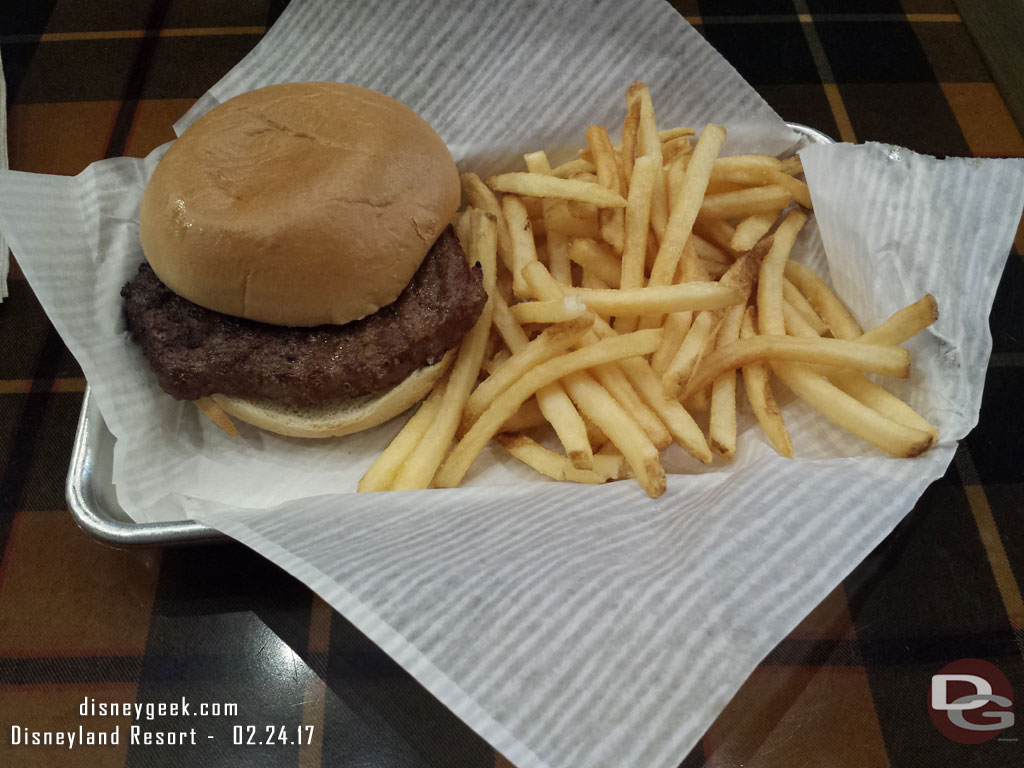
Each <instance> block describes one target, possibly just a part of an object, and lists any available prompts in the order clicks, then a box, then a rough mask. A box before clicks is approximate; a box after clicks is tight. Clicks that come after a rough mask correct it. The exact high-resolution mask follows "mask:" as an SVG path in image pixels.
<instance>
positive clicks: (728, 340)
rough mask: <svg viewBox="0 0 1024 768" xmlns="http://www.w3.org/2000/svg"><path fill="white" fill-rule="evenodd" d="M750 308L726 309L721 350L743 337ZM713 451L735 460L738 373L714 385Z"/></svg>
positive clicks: (710, 437) (723, 376) (725, 375)
mask: <svg viewBox="0 0 1024 768" xmlns="http://www.w3.org/2000/svg"><path fill="white" fill-rule="evenodd" d="M745 312H746V307H745V306H743V305H742V304H737V305H736V306H735V307H730V308H729V309H728V310H726V313H725V317H724V318H723V319H722V325H721V327H720V328H719V331H718V348H719V349H728V348H729V347H730V346H731V345H733V344H735V343H736V342H737V341H738V340H739V337H740V325H741V324H742V322H743V315H744V314H745ZM708 443H709V444H710V446H711V450H712V451H714V452H715V453H717V454H718V455H719V456H721V457H722V458H724V459H729V460H731V459H732V457H733V454H735V453H736V371H735V369H732V370H728V371H725V372H723V373H722V374H721V375H719V376H718V377H716V378H715V379H714V382H713V383H712V385H711V417H710V420H709V422H708Z"/></svg>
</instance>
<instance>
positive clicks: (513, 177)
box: [487, 172, 626, 208]
mask: <svg viewBox="0 0 1024 768" xmlns="http://www.w3.org/2000/svg"><path fill="white" fill-rule="evenodd" d="M487 186H489V187H490V188H491V189H493V190H495V191H497V192H505V193H510V194H513V195H520V196H522V197H553V198H556V199H558V200H577V201H579V202H581V203H592V204H594V205H596V206H597V207H598V208H625V207H626V199H625V198H624V197H622V195H617V194H615V193H614V192H611V191H609V190H607V189H605V188H604V187H602V186H600V185H598V184H589V183H587V182H585V181H577V180H576V179H560V178H558V177H557V176H551V175H548V174H542V173H529V172H526V173H523V172H514V173H502V174H498V175H497V176H491V177H490V178H489V179H487Z"/></svg>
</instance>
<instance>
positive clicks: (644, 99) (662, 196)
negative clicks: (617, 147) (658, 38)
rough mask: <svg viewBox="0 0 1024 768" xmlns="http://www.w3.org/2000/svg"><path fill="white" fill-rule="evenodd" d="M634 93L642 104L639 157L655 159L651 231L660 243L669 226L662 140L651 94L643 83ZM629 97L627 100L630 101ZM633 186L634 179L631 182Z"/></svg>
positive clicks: (638, 134)
mask: <svg viewBox="0 0 1024 768" xmlns="http://www.w3.org/2000/svg"><path fill="white" fill-rule="evenodd" d="M634 85H639V87H637V88H636V89H635V91H634V93H635V95H636V98H637V100H638V101H639V102H640V124H639V126H638V133H637V139H638V149H639V151H638V153H637V154H638V155H645V156H647V157H653V158H655V161H656V163H655V165H656V168H655V170H654V188H653V190H652V194H651V214H650V218H651V229H653V230H654V234H655V236H656V237H657V238H658V242H659V243H660V242H661V240H662V239H663V238H664V236H665V227H666V226H667V225H668V193H667V190H666V188H665V171H664V169H663V168H662V163H663V162H664V161H663V158H662V153H661V139H660V138H659V137H658V125H657V122H656V121H655V118H654V104H653V103H652V102H651V92H650V91H649V90H648V88H647V86H646V85H644V84H643V83H640V84H636V83H634ZM628 98H629V97H628V95H627V99H628ZM630 183H631V184H632V179H631V180H630Z"/></svg>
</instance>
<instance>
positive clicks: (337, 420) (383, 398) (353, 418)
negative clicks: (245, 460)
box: [211, 349, 455, 437]
mask: <svg viewBox="0 0 1024 768" xmlns="http://www.w3.org/2000/svg"><path fill="white" fill-rule="evenodd" d="M454 359H455V350H454V349H453V350H450V351H449V352H448V353H447V354H446V355H445V356H444V357H443V358H441V361H440V362H438V363H435V364H434V365H431V366H428V367H426V368H420V369H419V370H417V371H414V372H413V373H412V374H411V375H410V376H409V377H408V378H407V379H405V380H404V381H403V382H402V383H401V384H399V385H398V386H396V387H392V388H391V389H389V390H387V391H386V392H378V393H376V394H372V395H363V396H362V397H354V398H352V399H350V400H341V401H338V402H333V403H324V404H323V405H318V406H314V407H312V408H300V407H296V406H289V405H281V404H279V403H273V402H270V401H269V400H246V399H244V398H239V397H229V396H227V395H212V397H211V399H212V400H213V401H214V402H215V403H216V404H217V405H218V406H219V407H220V408H221V409H222V410H223V411H224V412H225V413H227V414H228V415H230V416H232V417H234V418H236V419H238V420H239V421H245V422H248V423H249V424H252V425H253V426H256V427H260V428H261V429H266V430H268V431H270V432H276V433H277V434H279V435H287V436H289V437H337V436H339V435H350V434H352V433H353V432H362V431H363V430H364V429H370V427H375V426H377V425H378V424H383V423H384V422H385V421H388V420H389V419H392V418H394V417H395V416H397V415H398V414H400V413H402V412H403V411H405V410H408V409H409V408H412V407H413V406H414V405H416V403H418V402H419V401H420V400H422V399H423V398H425V397H426V396H427V395H428V394H429V393H430V390H431V389H433V387H434V384H435V383H437V381H438V379H440V378H441V377H442V376H444V375H445V373H447V371H448V367H449V366H450V365H451V363H452V360H454Z"/></svg>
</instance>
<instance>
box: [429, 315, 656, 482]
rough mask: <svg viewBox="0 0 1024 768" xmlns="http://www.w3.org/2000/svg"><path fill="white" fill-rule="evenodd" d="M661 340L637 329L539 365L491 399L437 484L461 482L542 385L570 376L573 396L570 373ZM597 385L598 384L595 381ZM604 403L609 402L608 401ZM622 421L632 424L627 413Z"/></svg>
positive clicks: (649, 349)
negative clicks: (511, 418) (499, 431)
mask: <svg viewBox="0 0 1024 768" xmlns="http://www.w3.org/2000/svg"><path fill="white" fill-rule="evenodd" d="M660 341H661V331H660V330H653V331H637V332H636V333H631V334H626V335H623V336H617V337H615V338H611V339H605V340H602V341H598V342H597V343H596V344H591V345H588V346H586V347H583V348H582V349H577V350H576V351H574V352H569V353H567V354H564V355H561V356H559V357H556V358H553V359H551V360H548V361H546V362H544V363H541V364H540V365H538V366H536V367H535V368H533V369H532V370H531V371H529V372H528V373H526V374H525V375H524V376H523V377H522V378H520V379H519V380H518V381H516V382H515V383H514V384H512V386H510V387H509V388H508V389H506V390H505V391H504V392H502V393H501V394H500V395H498V397H496V398H495V399H494V400H493V401H492V402H491V404H490V406H489V407H488V408H487V409H486V410H485V411H484V412H483V413H482V414H481V415H480V418H479V419H477V421H476V423H475V424H473V427H472V428H471V429H470V430H469V431H468V432H467V433H466V434H465V436H464V437H463V438H462V440H460V441H459V443H458V445H456V446H455V449H454V450H453V451H452V452H451V453H450V454H449V456H448V458H447V459H446V460H445V462H444V464H443V465H442V466H441V468H440V470H439V471H438V473H437V476H436V478H435V482H436V484H437V485H438V487H442V488H453V487H455V486H456V485H458V484H459V482H461V480H462V478H463V477H464V476H465V474H466V471H467V470H468V469H469V467H470V465H471V464H472V463H473V461H474V460H475V459H476V457H477V456H479V455H480V451H482V450H483V448H484V446H485V445H486V444H487V441H488V440H490V439H491V437H493V436H494V435H495V434H496V433H497V431H498V429H499V428H500V427H501V425H502V423H503V422H504V421H505V420H506V419H508V418H509V417H510V416H512V414H514V413H515V412H516V411H517V410H518V409H519V407H520V406H521V405H522V404H523V403H524V402H525V401H526V399H527V398H528V397H530V396H531V395H533V394H534V393H535V392H536V391H537V390H538V389H540V388H541V387H543V386H545V385H547V384H552V383H554V382H555V381H558V380H559V379H567V381H566V382H565V387H566V390H567V392H568V394H569V396H570V397H573V390H572V388H570V386H569V382H568V378H569V377H570V375H571V374H573V373H575V372H578V371H583V370H585V369H587V368H591V367H593V366H595V365H600V364H602V363H609V362H613V361H615V360H621V359H623V358H626V357H634V356H636V355H645V354H649V353H650V352H653V351H654V350H655V349H656V348H657V346H658V343H659V342H660ZM595 386H597V384H596V382H595ZM602 391H603V390H602ZM606 394H607V393H606ZM573 399H575V398H573ZM608 400H610V401H611V402H612V403H615V401H614V400H613V399H612V398H611V396H610V395H608ZM603 405H607V403H604V404H603ZM615 409H618V410H619V411H621V408H619V407H618V404H617V403H615ZM610 410H614V409H610ZM588 416H590V417H591V418H594V414H592V413H589V412H588ZM616 421H618V419H616ZM622 421H624V422H629V423H631V424H633V422H632V421H631V420H630V419H629V418H628V415H627V416H626V418H624V419H622ZM595 423H597V425H598V426H599V427H601V429H602V430H604V431H605V433H606V434H608V436H609V438H611V439H612V440H613V441H614V440H615V437H614V435H613V434H611V433H610V432H609V431H608V428H607V427H606V425H605V424H603V423H601V421H598V420H596V419H595ZM634 426H635V424H634ZM636 430H637V431H638V432H639V433H640V434H641V435H643V440H644V441H646V442H647V443H648V444H649V443H650V441H649V440H647V436H646V435H644V434H643V432H642V431H641V430H640V428H639V427H636ZM616 445H618V443H616ZM620 448H621V446H620ZM651 448H652V450H653V448H654V446H653V445H652V446H651ZM623 455H624V456H626V457H627V459H628V458H629V454H627V453H626V451H625V450H623ZM655 456H657V451H655ZM630 465H631V466H633V463H632V462H630ZM633 471H634V473H637V467H636V466H633ZM641 471H643V468H641ZM637 476H638V477H639V476H640V475H639V474H637Z"/></svg>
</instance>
